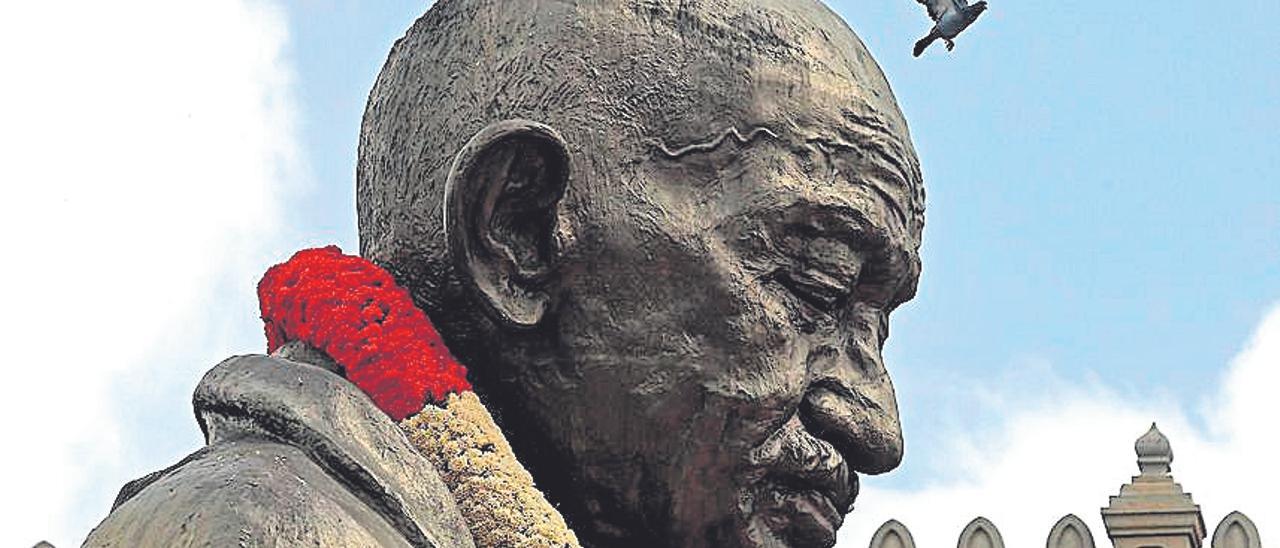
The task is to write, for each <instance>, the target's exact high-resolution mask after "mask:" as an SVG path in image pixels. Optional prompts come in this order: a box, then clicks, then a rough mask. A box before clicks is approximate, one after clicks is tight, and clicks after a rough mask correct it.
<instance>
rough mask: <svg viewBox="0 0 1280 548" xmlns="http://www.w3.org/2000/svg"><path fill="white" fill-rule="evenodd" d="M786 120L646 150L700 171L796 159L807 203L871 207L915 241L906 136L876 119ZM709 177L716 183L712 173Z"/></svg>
mask: <svg viewBox="0 0 1280 548" xmlns="http://www.w3.org/2000/svg"><path fill="white" fill-rule="evenodd" d="M788 122H789V123H787V122H784V123H774V124H768V125H764V124H761V125H751V126H746V125H737V124H732V123H729V122H725V125H724V126H722V128H721V129H719V130H718V131H715V132H713V133H711V134H710V135H708V136H706V137H704V138H702V139H700V140H696V141H691V142H682V143H678V144H670V143H666V142H664V141H661V140H656V139H655V140H650V142H649V145H650V151H651V154H652V155H653V156H655V157H656V158H655V159H656V160H658V161H659V163H663V164H671V163H675V164H681V165H682V166H683V167H687V168H692V170H695V171H702V172H704V173H705V172H708V171H720V172H734V171H738V170H744V169H750V168H749V166H747V165H744V164H751V163H753V162H751V161H750V160H752V159H754V158H757V157H760V156H762V155H763V156H769V155H772V154H776V153H779V152H781V153H782V154H786V155H791V156H795V157H797V159H798V160H800V162H799V165H801V166H803V167H804V168H805V171H806V173H805V174H804V177H805V178H806V179H808V180H809V182H810V183H811V184H813V185H814V188H813V189H812V190H811V191H810V192H811V197H814V198H822V197H824V195H828V194H829V195H830V196H826V197H827V198H828V199H829V201H831V202H833V203H842V202H843V203H846V204H847V205H849V206H850V207H865V205H866V204H867V203H871V202H874V203H876V204H878V208H879V209H883V211H884V213H885V215H884V221H885V222H886V223H887V224H888V225H891V226H892V227H893V228H894V229H895V230H894V231H895V232H898V231H901V232H903V233H905V234H911V235H914V236H915V238H913V239H916V238H918V235H919V231H920V228H921V227H920V226H919V224H920V222H921V221H922V213H923V208H924V204H923V189H922V186H921V185H922V184H923V182H922V181H921V175H920V169H919V165H918V162H917V160H916V157H915V151H914V149H913V148H912V147H911V146H910V141H909V140H908V138H907V137H906V136H905V135H901V134H900V133H899V132H895V131H894V130H893V127H894V126H893V125H892V124H890V123H887V122H886V121H884V120H882V119H876V118H872V117H865V116H863V117H858V116H842V117H839V119H838V120H835V121H833V122H832V123H821V124H805V125H800V124H797V123H795V121H794V119H793V120H790V121H788ZM708 175H709V177H708V178H718V174H708ZM858 204H863V205H862V206H859V205H858ZM881 206H882V207H881Z"/></svg>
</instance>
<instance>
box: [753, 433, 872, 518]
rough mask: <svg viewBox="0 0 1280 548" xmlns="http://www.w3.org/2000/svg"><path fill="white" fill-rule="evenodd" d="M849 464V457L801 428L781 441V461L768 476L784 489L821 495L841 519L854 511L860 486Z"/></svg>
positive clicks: (774, 465) (771, 467) (771, 468)
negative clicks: (854, 503)
mask: <svg viewBox="0 0 1280 548" xmlns="http://www.w3.org/2000/svg"><path fill="white" fill-rule="evenodd" d="M797 422H798V421H797ZM796 426H799V425H796V424H794V423H793V424H790V425H788V426H785V427H784V428H789V427H790V428H795V427H796ZM849 462H850V461H849V458H848V455H845V454H844V453H843V452H841V451H840V450H839V449H837V448H836V447H835V446H834V445H833V444H831V443H830V442H828V441H826V440H824V439H822V438H820V437H818V436H816V435H814V433H813V432H811V431H809V429H808V428H806V427H803V426H801V427H799V428H795V430H794V431H792V434H791V435H790V436H786V437H785V438H784V443H783V447H782V451H781V455H780V458H779V459H777V460H776V461H774V462H773V463H772V465H771V466H769V470H768V472H767V476H768V478H769V479H770V480H772V481H773V482H774V483H775V484H777V485H778V486H779V487H782V488H783V489H786V490H791V491H810V492H814V493H817V494H819V495H822V496H823V497H824V498H826V499H827V501H828V502H830V503H831V506H832V507H833V508H835V510H836V511H837V512H839V513H840V515H842V516H843V515H844V514H847V513H849V511H850V510H851V509H852V508H853V502H854V500H855V499H856V498H857V497H858V491H859V485H860V484H859V481H858V474H857V473H856V472H854V470H853V468H852V467H851V466H850V464H849Z"/></svg>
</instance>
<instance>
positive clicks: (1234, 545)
mask: <svg viewBox="0 0 1280 548" xmlns="http://www.w3.org/2000/svg"><path fill="white" fill-rule="evenodd" d="M1213 548H1262V539H1261V538H1259V537H1258V527H1257V526H1256V525H1254V524H1253V520H1251V519H1249V517H1248V516H1246V515H1244V514H1241V513H1240V512H1232V513H1230V514H1227V517H1225V518H1222V521H1220V522H1218V526H1217V527H1216V528H1214V530H1213Z"/></svg>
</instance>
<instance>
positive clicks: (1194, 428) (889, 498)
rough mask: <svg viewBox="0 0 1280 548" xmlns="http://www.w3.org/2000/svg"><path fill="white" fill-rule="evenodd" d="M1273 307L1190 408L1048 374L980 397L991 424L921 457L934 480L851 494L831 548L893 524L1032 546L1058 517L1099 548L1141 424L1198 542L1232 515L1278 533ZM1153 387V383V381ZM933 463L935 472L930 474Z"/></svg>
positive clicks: (918, 533)
mask: <svg viewBox="0 0 1280 548" xmlns="http://www.w3.org/2000/svg"><path fill="white" fill-rule="evenodd" d="M1277 366H1280V306H1275V307H1274V308H1273V309H1272V310H1271V312H1270V313H1269V314H1267V315H1266V316H1265V318H1264V319H1263V320H1262V322H1261V323H1260V325H1259V326H1258V328H1257V329H1256V331H1255V332H1254V333H1253V335H1252V337H1251V339H1250V341H1249V342H1248V343H1247V344H1246V346H1245V347H1244V349H1243V350H1242V351H1241V352H1240V353H1239V354H1238V355H1237V356H1236V357H1235V358H1234V359H1233V360H1232V362H1231V363H1230V364H1228V367H1226V369H1225V371H1226V373H1225V375H1224V377H1223V378H1222V382H1221V385H1220V386H1218V387H1211V388H1210V391H1211V392H1210V393H1209V394H1208V395H1207V397H1206V398H1205V399H1204V401H1202V402H1179V401H1175V400H1173V399H1171V398H1170V397H1168V396H1166V395H1162V394H1159V393H1157V394H1154V395H1143V396H1133V395H1128V394H1121V393H1119V392H1117V391H1115V390H1112V389H1110V388H1108V387H1107V386H1106V385H1104V384H1103V383H1101V382H1098V381H1092V382H1090V383H1088V384H1087V385H1084V386H1073V385H1071V384H1069V383H1066V382H1064V381H1062V380H1061V379H1056V378H1054V377H1053V376H1052V374H1047V375H1039V376H1038V378H1036V379H1022V380H1021V381H1020V382H1017V383H1011V384H1009V385H1004V386H992V387H987V389H986V390H985V391H984V392H983V394H984V395H983V396H982V397H981V399H982V400H983V403H982V405H984V406H988V407H995V408H996V409H997V410H998V411H999V412H1000V414H1001V416H1003V417H1004V418H1003V420H1002V421H1000V423H999V424H998V425H997V426H995V427H993V428H991V429H989V430H985V431H979V432H966V433H965V434H964V435H963V436H961V435H959V434H957V435H956V436H954V437H953V438H952V439H951V441H949V442H948V443H947V444H945V446H944V447H938V448H930V453H932V454H934V455H937V458H939V459H942V460H945V461H946V462H945V463H937V464H939V466H937V467H936V468H938V469H942V470H948V472H947V473H946V475H945V477H937V478H936V480H935V481H933V482H931V483H926V484H925V485H923V486H921V487H919V488H913V489H892V488H883V487H877V486H876V485H875V482H874V481H872V482H868V483H869V484H870V485H869V486H868V487H866V488H865V489H864V490H863V493H862V495H861V496H860V497H859V506H858V509H857V510H855V512H854V514H853V515H852V516H850V518H851V519H850V522H849V525H848V526H847V527H846V528H845V529H844V530H842V531H841V537H840V543H839V546H841V547H844V548H862V547H865V546H867V545H868V543H869V542H870V539H871V535H872V533H873V532H874V531H875V529H876V528H877V527H879V526H880V524H881V523H884V521H886V520H888V519H890V518H895V519H898V520H899V521H902V522H903V523H904V524H906V525H907V527H908V528H909V529H910V530H911V532H912V535H913V536H914V537H915V540H916V544H917V545H919V546H954V545H955V543H956V540H957V538H958V536H959V534H960V531H961V530H962V529H963V528H964V526H965V524H967V523H968V522H969V520H971V519H973V518H974V517H977V516H979V515H981V516H985V517H987V518H988V519H991V520H992V521H993V522H994V523H995V524H996V526H997V527H999V528H1000V531H1001V533H1002V535H1003V537H1004V540H1005V544H1006V545H1008V546H1042V545H1044V543H1045V538H1046V537H1047V535H1048V533H1049V530H1050V528H1051V527H1052V526H1053V524H1054V523H1055V522H1056V521H1057V520H1058V518H1060V517H1062V516H1063V515H1065V514H1067V513H1074V514H1076V515H1077V516H1079V517H1080V518H1082V519H1084V520H1085V522H1086V523H1087V524H1088V525H1089V527H1090V528H1091V529H1092V530H1093V534H1094V538H1095V540H1096V541H1097V545H1098V546H1107V545H1109V544H1110V542H1109V541H1108V540H1107V539H1106V531H1105V529H1104V528H1103V525H1102V520H1101V516H1100V515H1099V509H1100V508H1101V507H1103V506H1106V504H1107V497H1108V496H1111V495H1115V494H1117V492H1118V490H1119V487H1120V485H1121V484H1123V483H1126V482H1128V481H1129V479H1130V476H1132V475H1135V474H1137V465H1136V462H1135V456H1134V454H1133V442H1134V440H1135V439H1137V437H1138V436H1139V435H1141V434H1142V433H1143V432H1145V431H1146V428H1147V426H1148V425H1149V423H1150V422H1151V421H1153V420H1154V421H1157V422H1158V423H1159V425H1160V429H1161V430H1162V431H1163V432H1164V433H1165V434H1166V435H1167V436H1168V437H1169V438H1170V441H1171V444H1172V446H1173V449H1174V459H1175V460H1174V463H1173V474H1174V478H1175V479H1176V480H1177V481H1178V482H1179V483H1181V484H1182V485H1183V488H1184V489H1186V490H1188V491H1190V492H1191V493H1192V495H1193V496H1194V497H1195V500H1196V502H1197V503H1198V504H1200V506H1201V509H1202V512H1203V514H1204V519H1205V523H1206V526H1207V527H1208V528H1209V531H1208V533H1209V534H1210V535H1212V532H1213V528H1214V527H1215V526H1216V525H1217V523H1218V521H1219V520H1221V519H1222V518H1223V517H1224V516H1226V514H1227V513H1229V512H1230V511H1232V510H1240V511H1242V512H1244V513H1245V514H1246V515H1248V516H1249V517H1250V518H1251V519H1252V520H1253V521H1254V522H1255V523H1256V524H1257V525H1258V528H1259V530H1260V534H1261V535H1262V536H1263V537H1266V538H1270V537H1268V534H1270V535H1275V534H1277V532H1278V531H1280V505H1276V504H1275V502H1274V500H1273V499H1274V493H1276V492H1277V491H1278V490H1280V476H1278V475H1276V474H1273V473H1271V472H1270V470H1271V469H1272V466H1271V463H1272V462H1274V460H1275V456H1276V455H1277V454H1280V442H1277V430H1276V428H1275V422H1274V421H1275V419H1274V417H1280V398H1277V397H1276V394H1277V391H1278V390H1280V368H1278V367H1277ZM1152 384H1153V385H1156V384H1158V379H1153V383H1152ZM943 464H945V466H942V465H943Z"/></svg>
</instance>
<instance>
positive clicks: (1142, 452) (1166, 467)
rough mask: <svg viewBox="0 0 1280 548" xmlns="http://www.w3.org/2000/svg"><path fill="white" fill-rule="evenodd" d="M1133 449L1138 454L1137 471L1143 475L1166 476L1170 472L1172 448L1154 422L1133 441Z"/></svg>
mask: <svg viewBox="0 0 1280 548" xmlns="http://www.w3.org/2000/svg"><path fill="white" fill-rule="evenodd" d="M1133 450H1134V452H1135V453H1137V454H1138V471H1139V472H1141V473H1142V475H1143V476H1167V475H1169V474H1170V473H1171V472H1172V470H1171V468H1170V465H1171V464H1172V463H1173V448H1172V447H1170V446H1169V438H1166V437H1165V436H1164V433H1162V432H1160V429H1159V428H1157V427H1156V423H1154V422H1153V423H1151V429H1150V430H1147V433H1146V434H1143V435H1142V437H1140V438H1138V441H1136V442H1134V444H1133Z"/></svg>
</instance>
